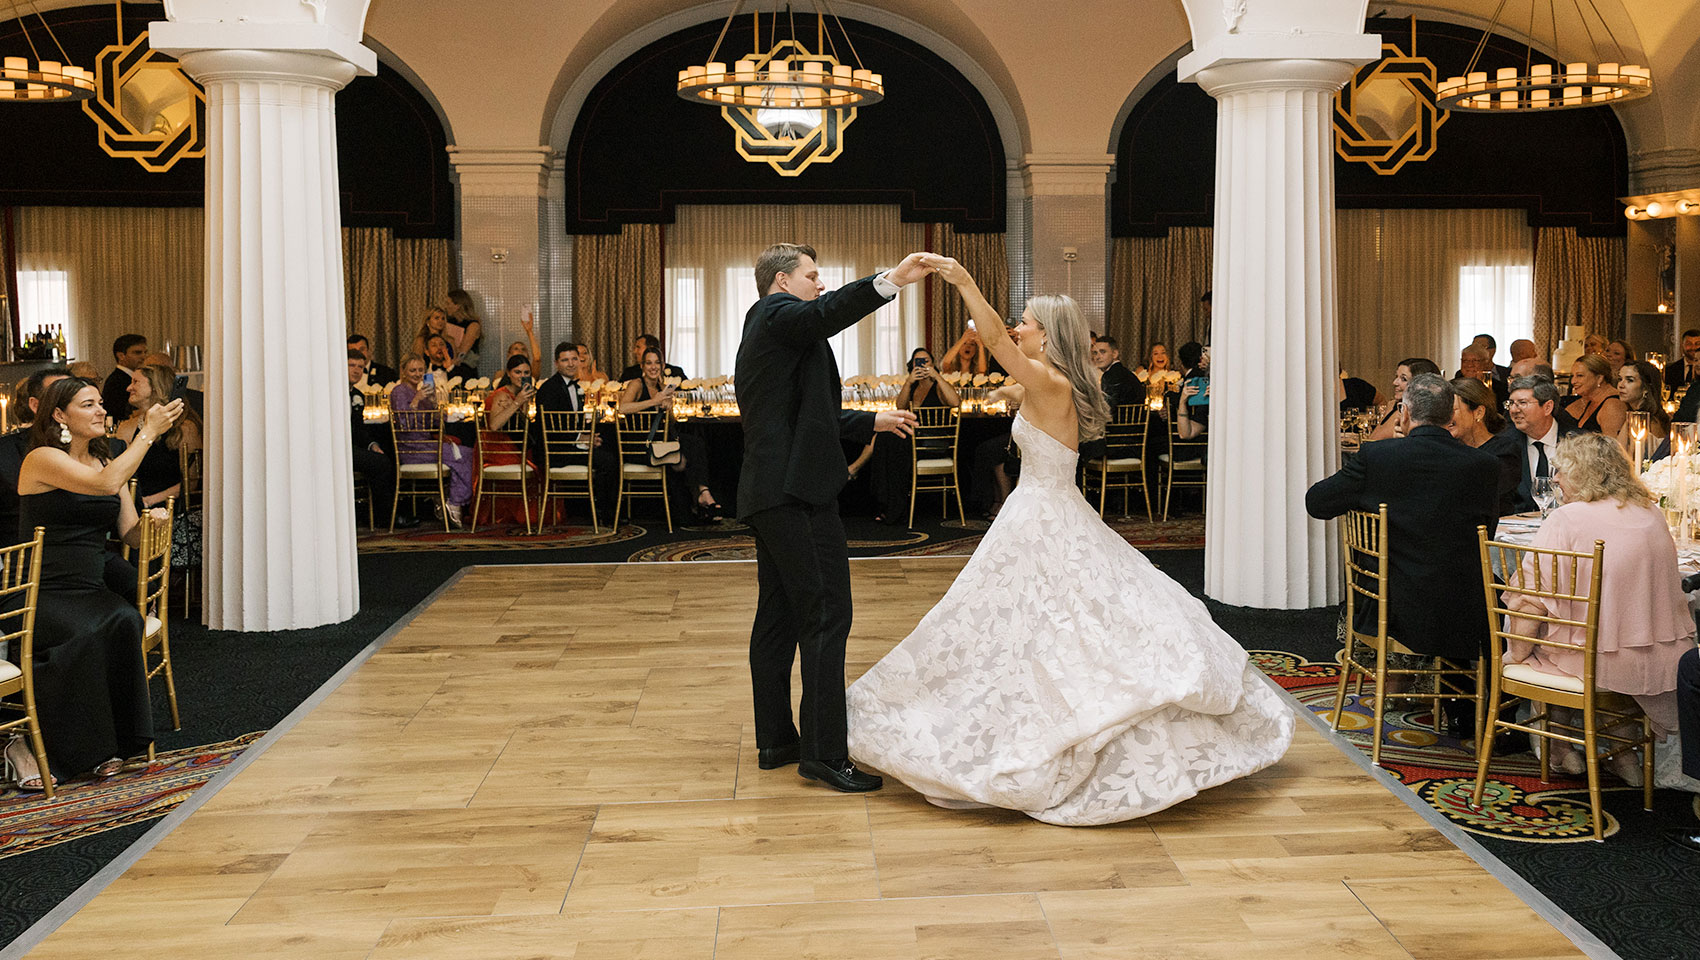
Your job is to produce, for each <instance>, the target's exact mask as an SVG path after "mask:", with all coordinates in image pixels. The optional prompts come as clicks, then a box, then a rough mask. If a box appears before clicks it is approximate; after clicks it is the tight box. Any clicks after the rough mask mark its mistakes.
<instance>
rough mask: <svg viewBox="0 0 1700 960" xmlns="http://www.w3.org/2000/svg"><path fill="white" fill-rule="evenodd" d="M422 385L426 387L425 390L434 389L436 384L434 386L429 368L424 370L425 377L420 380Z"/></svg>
mask: <svg viewBox="0 0 1700 960" xmlns="http://www.w3.org/2000/svg"><path fill="white" fill-rule="evenodd" d="M422 386H424V388H425V389H427V390H435V389H436V386H435V384H434V382H433V379H432V377H431V371H429V370H427V371H425V379H424V381H423V382H422Z"/></svg>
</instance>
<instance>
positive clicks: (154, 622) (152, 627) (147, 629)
mask: <svg viewBox="0 0 1700 960" xmlns="http://www.w3.org/2000/svg"><path fill="white" fill-rule="evenodd" d="M161 626H163V624H161V623H160V622H159V618H158V617H156V616H153V615H151V614H150V615H149V616H148V622H147V623H146V624H143V626H142V636H143V637H144V638H146V637H151V636H153V635H154V634H156V633H158V632H159V628H160V627H161Z"/></svg>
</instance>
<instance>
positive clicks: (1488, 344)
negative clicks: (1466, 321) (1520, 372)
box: [1470, 333, 1534, 402]
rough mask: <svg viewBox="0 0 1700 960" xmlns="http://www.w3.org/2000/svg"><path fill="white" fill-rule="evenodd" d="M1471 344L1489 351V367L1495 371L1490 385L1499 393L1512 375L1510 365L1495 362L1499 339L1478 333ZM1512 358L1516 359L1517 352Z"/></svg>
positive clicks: (1491, 335) (1471, 339)
mask: <svg viewBox="0 0 1700 960" xmlns="http://www.w3.org/2000/svg"><path fill="white" fill-rule="evenodd" d="M1470 346H1472V347H1480V348H1481V349H1483V350H1486V351H1487V361H1488V367H1489V368H1490V369H1491V370H1492V371H1493V383H1492V384H1490V386H1492V387H1493V389H1494V392H1495V393H1498V392H1499V391H1500V390H1502V389H1503V388H1504V387H1505V384H1506V382H1507V381H1508V380H1509V379H1510V377H1511V368H1510V367H1502V366H1500V365H1499V364H1497V363H1494V362H1493V355H1494V354H1496V353H1498V352H1499V341H1498V340H1495V339H1494V338H1493V334H1491V333H1478V334H1476V335H1475V336H1474V337H1472V338H1470ZM1530 346H1534V344H1530ZM1512 359H1516V356H1515V354H1514V355H1513V356H1512ZM1502 402H1503V401H1502Z"/></svg>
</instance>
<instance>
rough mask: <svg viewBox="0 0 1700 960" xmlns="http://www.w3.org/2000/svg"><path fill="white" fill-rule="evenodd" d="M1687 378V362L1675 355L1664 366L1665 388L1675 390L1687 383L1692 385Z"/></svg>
mask: <svg viewBox="0 0 1700 960" xmlns="http://www.w3.org/2000/svg"><path fill="white" fill-rule="evenodd" d="M1692 382H1693V381H1692V380H1691V379H1689V376H1688V361H1687V360H1684V359H1683V358H1682V354H1680V353H1679V354H1677V355H1676V356H1675V357H1673V358H1672V359H1671V360H1670V361H1669V362H1667V363H1666V364H1665V386H1667V387H1669V388H1671V389H1672V390H1675V389H1676V388H1677V387H1680V386H1682V385H1684V384H1687V383H1692Z"/></svg>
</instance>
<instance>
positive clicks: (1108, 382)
mask: <svg viewBox="0 0 1700 960" xmlns="http://www.w3.org/2000/svg"><path fill="white" fill-rule="evenodd" d="M1100 382H1101V384H1102V385H1103V388H1104V399H1105V400H1108V401H1109V403H1110V407H1111V408H1112V409H1113V408H1115V407H1119V406H1121V405H1122V404H1124V403H1138V402H1140V401H1141V400H1144V399H1145V397H1144V396H1143V394H1144V392H1145V384H1143V383H1140V382H1139V378H1138V377H1136V376H1134V375H1133V371H1132V370H1129V369H1128V368H1127V366H1126V365H1125V364H1123V363H1122V362H1121V361H1120V360H1117V361H1116V362H1115V363H1112V364H1110V365H1109V367H1108V368H1107V369H1105V370H1104V376H1103V379H1102V380H1101V381H1100Z"/></svg>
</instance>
